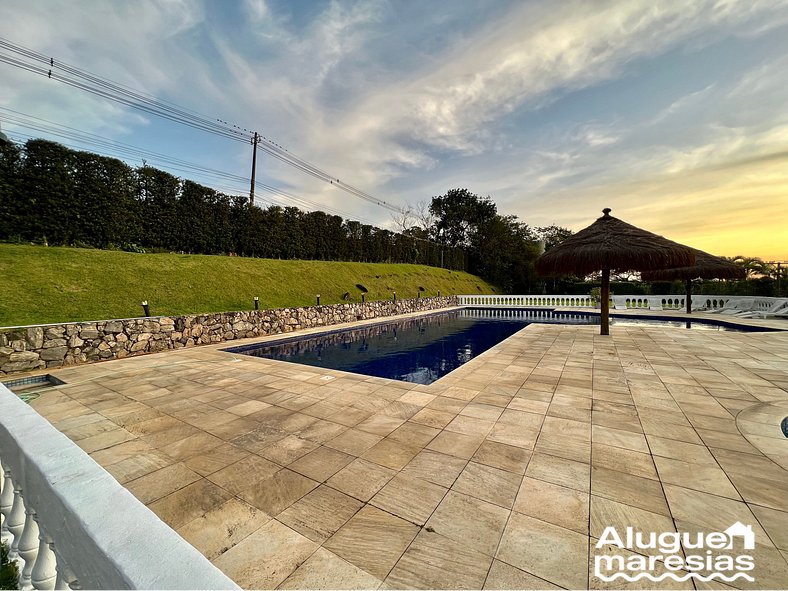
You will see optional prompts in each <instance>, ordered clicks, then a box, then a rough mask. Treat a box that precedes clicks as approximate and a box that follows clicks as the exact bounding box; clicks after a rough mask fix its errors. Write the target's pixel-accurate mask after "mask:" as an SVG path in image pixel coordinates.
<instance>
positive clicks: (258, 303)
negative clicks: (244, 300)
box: [254, 296, 260, 310]
mask: <svg viewBox="0 0 788 591" xmlns="http://www.w3.org/2000/svg"><path fill="white" fill-rule="evenodd" d="M254 309H255V310H259V309H260V298H259V297H257V296H254Z"/></svg>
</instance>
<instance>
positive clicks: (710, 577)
mask: <svg viewBox="0 0 788 591" xmlns="http://www.w3.org/2000/svg"><path fill="white" fill-rule="evenodd" d="M597 577H599V579H601V580H602V581H605V582H606V583H609V582H611V581H615V580H616V579H624V580H625V581H629V582H630V583H634V582H635V581H639V580H640V579H648V580H649V581H653V582H654V583H658V582H659V581H664V580H665V579H673V580H674V581H678V582H680V583H681V582H684V581H686V580H687V579H697V580H699V581H703V582H706V583H707V582H709V581H711V580H713V579H719V580H721V581H727V582H728V583H730V582H732V581H735V580H736V579H739V578H743V579H744V580H745V581H749V582H750V583H754V582H755V579H753V578H752V577H751V576H750V575H748V574H745V573H736V574H734V575H731V576H730V577H726V576H725V575H723V574H722V573H711V574H710V575H708V576H705V577H704V576H703V575H701V574H698V573H688V574H686V575H684V576H683V577H682V576H679V575H677V574H675V573H663V574H661V575H659V576H658V577H655V576H653V575H651V574H650V573H638V574H636V575H634V576H629V575H628V574H626V573H615V574H613V575H610V576H609V577H608V576H605V575H603V574H600V573H597Z"/></svg>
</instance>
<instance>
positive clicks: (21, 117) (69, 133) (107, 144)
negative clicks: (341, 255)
mask: <svg viewBox="0 0 788 591" xmlns="http://www.w3.org/2000/svg"><path fill="white" fill-rule="evenodd" d="M0 113H2V114H3V119H4V121H6V122H8V123H11V124H13V125H15V126H18V127H23V128H26V129H31V130H33V131H38V132H42V133H46V134H49V135H52V136H55V137H58V138H64V139H67V140H71V141H73V142H76V143H77V144H76V145H74V144H64V145H67V147H70V148H75V149H83V148H84V146H88V147H90V148H91V149H92V150H97V151H98V153H100V154H102V155H105V156H112V157H119V156H122V157H125V158H140V159H147V160H150V161H151V162H154V163H156V164H159V165H161V164H163V165H164V166H165V167H166V168H167V169H169V170H176V171H178V172H185V173H187V174H194V173H197V174H199V175H201V176H203V177H211V178H216V179H220V180H222V181H224V182H228V181H229V182H238V183H241V184H245V183H248V182H249V178H248V177H245V176H241V175H238V174H233V173H229V172H226V171H222V170H218V169H215V168H210V167H206V166H203V165H200V164H195V163H192V162H188V161H186V160H182V159H180V158H176V157H173V156H168V155H165V154H161V153H159V152H153V151H150V150H146V149H143V148H138V147H136V146H131V145H129V144H125V143H122V142H118V141H116V140H112V139H110V138H106V137H103V136H100V135H97V134H94V133H90V132H86V131H81V130H78V129H76V128H73V127H69V126H67V125H62V124H59V123H55V122H53V121H49V120H46V119H42V118H40V117H35V116H32V115H27V114H25V113H22V112H20V111H16V110H14V109H9V108H6V107H0ZM8 135H10V136H15V137H20V138H25V139H36V137H37V136H34V135H30V134H22V133H19V132H14V131H9V132H8ZM212 184H213V183H212ZM255 186H256V187H258V188H260V189H262V190H264V191H266V192H267V193H271V194H272V195H274V196H275V197H279V201H280V202H279V203H277V202H275V201H272V200H270V199H268V200H264V199H262V198H260V197H259V196H257V197H256V199H259V200H260V201H263V202H267V203H270V204H272V205H285V206H286V205H288V204H287V203H281V201H282V200H286V201H290V202H291V203H294V204H295V205H297V206H298V207H301V208H304V209H307V210H309V209H313V210H317V211H328V212H330V213H333V214H335V215H340V216H342V217H345V218H346V219H348V220H352V219H356V220H358V221H361V222H363V223H366V224H369V225H371V226H375V223H374V222H372V221H370V220H366V219H364V218H359V217H358V216H355V215H353V214H350V213H347V212H345V211H342V210H339V209H336V208H333V207H330V206H326V205H323V204H318V203H315V202H313V201H310V200H308V199H305V198H304V197H301V196H298V195H295V194H293V193H290V192H288V191H285V190H282V189H279V188H277V187H273V186H271V185H268V184H266V183H263V182H260V181H256V182H255ZM215 188H217V189H220V188H219V187H215ZM220 190H226V191H229V192H231V193H233V194H238V193H242V192H243V190H242V189H239V188H237V187H233V188H231V189H228V188H227V187H223V188H221V189H220Z"/></svg>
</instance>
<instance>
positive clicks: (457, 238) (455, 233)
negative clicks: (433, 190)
mask: <svg viewBox="0 0 788 591" xmlns="http://www.w3.org/2000/svg"><path fill="white" fill-rule="evenodd" d="M429 210H430V213H431V214H432V215H434V216H435V219H436V223H435V227H434V233H435V235H436V237H437V239H438V241H439V242H442V243H443V244H447V245H449V246H459V247H468V246H471V245H472V244H473V243H474V241H475V239H476V234H477V232H478V230H479V226H480V225H482V224H484V223H485V222H488V221H490V220H491V219H492V218H493V217H495V215H496V213H497V208H496V206H495V203H493V202H492V201H491V200H490V198H489V197H479V196H478V195H474V194H473V193H471V192H470V191H468V189H451V190H449V191H448V192H447V193H446V194H445V195H442V196H440V197H433V198H432V203H431V204H430V208H429Z"/></svg>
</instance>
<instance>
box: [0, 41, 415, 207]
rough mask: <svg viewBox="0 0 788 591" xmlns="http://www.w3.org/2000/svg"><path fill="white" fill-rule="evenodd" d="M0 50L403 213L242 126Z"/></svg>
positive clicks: (49, 61) (41, 58)
mask: <svg viewBox="0 0 788 591" xmlns="http://www.w3.org/2000/svg"><path fill="white" fill-rule="evenodd" d="M0 49H2V50H5V51H6V52H9V53H10V54H11V55H4V54H0V62H1V63H6V64H8V65H11V66H14V67H17V68H20V69H22V70H26V71H29V72H31V73H34V74H38V75H40V76H45V77H47V78H48V79H53V80H57V81H59V82H62V83H64V84H67V85H69V86H72V87H74V88H78V89H80V90H84V91H85V92H89V93H91V94H94V95H96V96H99V97H102V98H105V99H108V100H111V101H114V102H118V103H120V104H123V105H125V106H128V107H130V108H133V109H137V110H139V111H142V112H144V113H147V114H150V115H155V116H158V117H162V118H164V119H167V120H170V121H173V122H175V123H180V124H182V125H187V126H189V127H192V128H194V129H197V130H200V131H204V132H207V133H211V134H214V135H217V136H220V137H224V138H226V139H231V140H235V141H242V142H245V143H246V142H249V141H250V139H251V137H252V134H254V137H255V138H258V137H259V140H257V141H255V140H252V141H253V142H254V143H255V146H257V145H259V147H260V149H261V150H263V151H264V152H266V153H267V154H269V155H270V156H272V157H273V158H276V159H277V160H279V161H281V162H283V163H285V164H288V165H289V166H291V167H293V168H296V169H297V170H300V171H301V172H303V173H305V174H309V175H311V176H312V177H314V178H317V179H319V180H322V181H324V182H327V183H329V184H330V185H332V186H335V187H337V188H338V189H340V190H342V191H344V192H346V193H349V194H351V195H353V196H355V197H358V198H359V199H362V200H364V201H366V202H368V203H372V204H374V205H377V206H379V207H383V208H385V209H387V210H389V211H392V212H395V213H403V210H402V208H400V207H398V206H396V205H394V204H391V203H388V202H386V201H384V200H382V199H378V198H377V197H375V196H373V195H371V194H369V193H367V192H366V191H363V190H362V189H359V188H358V187H355V186H354V185H351V184H350V183H346V182H344V181H342V180H341V179H339V178H337V177H336V176H335V175H332V174H330V173H328V172H326V171H325V170H323V169H321V168H319V167H318V166H316V165H314V164H311V163H310V162H308V161H306V160H304V159H303V158H300V157H298V156H295V155H294V154H291V153H290V152H289V150H287V149H286V148H284V147H283V146H281V145H280V144H278V143H277V142H275V141H273V140H271V139H269V138H267V137H265V136H262V135H259V136H258V135H257V134H256V132H252V131H250V130H249V129H247V128H245V127H241V126H238V125H232V124H230V123H228V122H226V121H223V120H221V119H211V118H209V117H207V116H204V115H201V114H199V113H197V112H196V111H193V110H191V109H187V108H186V107H182V106H179V105H176V104H175V103H173V102H170V101H166V100H162V99H159V98H156V97H154V96H152V95H150V94H147V93H143V92H141V91H138V90H134V89H132V88H129V87H127V86H124V85H122V84H119V83H117V82H113V81H111V80H109V79H107V78H104V77H102V76H97V75H95V74H91V73H90V72H87V71H86V70H82V69H80V68H76V67H74V66H71V65H68V64H66V63H64V62H61V61H59V60H58V61H56V60H55V59H54V58H52V57H48V56H46V55H44V54H41V53H38V52H36V51H34V50H31V49H28V48H26V47H23V46H21V45H17V44H15V43H12V42H11V41H9V40H7V39H4V38H2V37H0Z"/></svg>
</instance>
